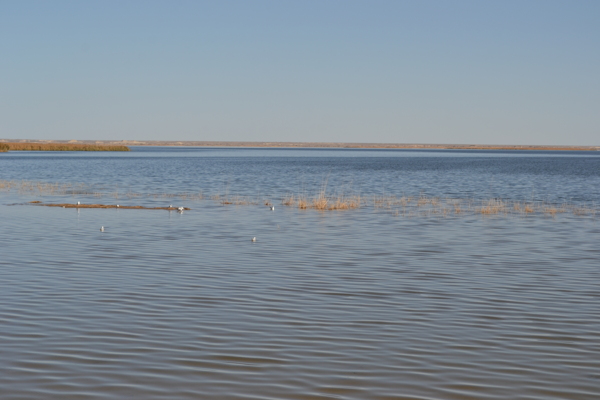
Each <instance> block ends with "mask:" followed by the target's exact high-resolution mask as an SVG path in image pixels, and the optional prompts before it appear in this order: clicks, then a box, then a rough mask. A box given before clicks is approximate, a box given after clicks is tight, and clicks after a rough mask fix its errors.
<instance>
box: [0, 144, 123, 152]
mask: <svg viewBox="0 0 600 400" xmlns="http://www.w3.org/2000/svg"><path fill="white" fill-rule="evenodd" d="M2 149H5V150H2ZM9 150H10V151H130V149H129V147H127V146H116V145H110V146H108V145H101V144H81V143H21V142H5V143H0V151H9Z"/></svg>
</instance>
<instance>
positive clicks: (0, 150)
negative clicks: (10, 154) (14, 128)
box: [0, 143, 9, 153]
mask: <svg viewBox="0 0 600 400" xmlns="http://www.w3.org/2000/svg"><path fill="white" fill-rule="evenodd" d="M8 150H9V147H8V145H7V144H6V143H0V153H5V152H7V151H8Z"/></svg>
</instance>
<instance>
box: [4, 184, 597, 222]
mask: <svg viewBox="0 0 600 400" xmlns="http://www.w3.org/2000/svg"><path fill="white" fill-rule="evenodd" d="M0 191H4V192H11V191H14V192H16V193H17V194H19V195H25V196H63V197H64V196H71V197H74V198H75V197H76V198H77V199H78V200H79V199H82V200H83V199H86V198H113V199H121V200H125V201H131V200H133V199H147V200H151V201H160V200H164V201H165V202H175V201H179V202H181V201H188V202H189V201H202V200H206V199H208V200H211V201H212V202H215V203H217V204H220V205H223V206H231V205H233V206H259V205H265V206H272V205H273V204H274V203H279V204H281V205H283V206H287V207H295V208H297V209H300V210H317V211H322V212H327V211H344V210H352V209H357V208H361V207H367V208H371V209H374V210H381V211H384V212H388V213H390V214H391V215H393V216H403V217H407V218H410V217H436V216H437V217H458V216H461V217H464V216H475V215H480V216H485V217H495V216H504V217H507V216H519V217H528V216H545V217H552V218H554V217H556V216H558V215H561V214H564V215H574V216H584V217H595V216H596V214H597V213H599V212H600V209H598V207H597V206H596V205H595V204H591V205H590V204H587V205H586V204H572V203H568V202H564V203H560V204H556V203H552V202H545V201H533V200H532V201H523V200H521V201H515V200H506V199H498V198H492V199H483V200H481V199H479V200H477V199H456V198H441V197H431V196H426V195H425V194H420V195H419V196H396V195H374V196H362V195H358V194H352V193H351V194H345V193H341V192H334V193H333V194H331V193H328V192H327V187H326V184H324V185H323V186H322V188H321V190H320V191H318V192H317V193H315V194H314V195H312V196H311V195H307V194H304V193H302V194H288V195H286V196H283V197H282V198H280V199H279V200H278V201H273V200H272V199H267V198H264V197H260V196H255V197H252V196H241V195H230V194H229V191H228V190H227V191H226V193H225V194H214V195H208V196H207V195H204V193H203V192H194V193H177V194H175V193H135V192H131V191H125V192H123V191H119V189H118V188H114V189H104V190H102V189H98V188H94V187H91V186H89V185H85V184H64V183H46V182H33V181H6V180H0ZM32 204H39V205H44V206H49V207H65V208H123V209H156V210H176V209H177V207H172V206H169V207H166V206H163V207H145V206H138V205H133V206H132V205H119V206H117V205H116V204H114V205H111V204H98V203H96V202H93V203H92V204H73V203H58V204H54V203H52V204H51V203H41V202H32ZM186 209H187V208H186Z"/></svg>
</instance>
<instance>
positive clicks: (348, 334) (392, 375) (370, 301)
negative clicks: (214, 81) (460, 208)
mask: <svg viewBox="0 0 600 400" xmlns="http://www.w3.org/2000/svg"><path fill="white" fill-rule="evenodd" d="M352 154H353V153H352ZM503 154H504V153H503ZM23 157H25V156H23ZM31 157H33V158H31V159H27V160H26V161H22V160H18V161H17V164H18V162H22V163H23V164H26V162H28V163H29V164H31V165H32V168H33V169H35V168H41V167H40V166H39V165H38V164H39V163H42V164H43V163H44V162H46V161H45V160H44V159H43V156H31ZM35 157H38V158H35ZM57 157H58V158H57V159H56V160H53V161H52V162H53V163H58V164H60V162H61V159H60V157H62V156H57ZM68 157H70V156H65V158H64V159H63V161H64V162H69V160H71V159H69V158H68ZM132 157H137V156H136V155H135V154H134V155H133V156H132ZM432 157H434V156H432ZM482 157H483V156H482ZM485 157H488V156H485ZM485 157H484V158H485ZM503 157H505V158H507V159H509V158H510V157H506V156H503ZM374 158H375V157H374ZM498 158H499V157H494V158H493V159H492V160H491V161H492V162H495V163H500V164H501V163H502V160H498ZM40 160H41V161H40ZM65 160H66V161H65ZM84 160H85V159H84ZM94 160H95V159H93V158H92V159H91V161H90V162H91V163H92V164H93V163H94ZM127 160H130V159H127ZM593 160H595V159H592V161H591V162H594V163H595V162H596V161H593ZM96 161H97V160H96ZM172 161H173V160H170V159H166V160H163V159H159V160H158V161H156V162H163V163H165V164H168V163H169V162H172ZM263 161H264V160H263ZM271 161H273V160H271ZM289 161H290V160H280V161H279V162H280V163H281V165H282V168H286V167H285V164H286V162H289ZM291 161H292V162H300V161H298V160H291ZM317 161H318V160H317ZM322 161H324V160H322ZM434 161H435V162H438V163H439V162H440V160H438V159H436V160H434ZM509 161H510V160H509ZM513 161H514V160H513ZM518 161H519V160H518ZM520 161H521V164H519V163H517V164H519V165H521V167H522V163H524V162H525V160H520ZM537 161H538V160H537V159H536V158H535V157H532V160H531V164H532V165H535V168H534V169H536V168H539V164H538V163H536V162H537ZM572 161H573V160H572ZM580 161H581V162H583V163H589V162H590V161H589V159H575V160H574V161H573V162H575V163H577V162H580ZM78 162H79V161H78ZM127 162H129V161H127ZM309 162H310V163H312V164H313V167H314V164H315V161H314V160H310V161H309ZM327 162H330V159H327ZM344 162H345V163H352V160H347V159H345V160H344ZM364 162H365V161H364V160H362V159H361V160H358V161H357V163H358V165H360V166H361V167H360V168H362V167H363V166H364ZM380 162H381V160H379V159H376V160H374V165H379V164H378V163H380ZM390 162H391V163H392V164H393V162H394V160H392V161H390ZM449 162H457V161H456V160H454V159H452V160H450V161H449ZM467 162H472V160H467ZM483 162H484V161H482V163H483ZM558 162H560V160H559V161H558ZM36 163H37V164H36ZM81 163H82V164H81V165H83V164H84V162H83V161H82V162H81ZM235 163H240V171H245V170H246V168H252V167H248V165H251V164H252V160H246V163H247V166H246V167H244V166H243V163H242V162H241V161H240V160H238V159H234V157H232V159H231V160H227V159H226V157H224V158H223V159H222V160H217V161H215V160H212V167H213V168H217V167H220V166H222V167H223V168H229V167H227V166H226V165H230V164H235ZM215 164H216V165H215ZM13 165H14V164H13ZM594 165H596V164H594ZM0 166H1V164H0ZM120 167H122V165H121V166H119V165H116V166H115V167H114V168H115V169H118V168H120ZM521 167H519V168H521ZM11 168H15V167H11ZM106 168H109V167H106ZM549 168H550V170H552V168H553V167H549ZM574 168H575V169H577V167H574ZM59 169H60V168H59ZM580 169H581V168H580ZM8 170H9V169H8V168H5V169H3V170H0V171H2V173H5V172H6V171H8ZM323 170H324V171H325V173H328V174H330V178H329V179H330V180H331V181H335V180H336V179H342V178H340V175H341V174H339V175H336V172H335V170H334V172H331V171H328V170H327V169H326V168H323ZM592 170H593V168H592ZM27 171H30V170H27ZM345 171H346V173H348V172H347V170H345ZM377 171H378V169H377V168H371V169H369V170H368V174H369V176H366V177H365V176H362V175H361V174H362V172H356V173H354V174H355V175H354V177H355V178H356V180H355V182H362V181H361V179H364V182H372V181H374V180H375V179H381V180H385V179H387V178H386V176H388V175H389V174H390V173H389V171H387V172H385V171H384V173H383V174H381V175H379V174H378V172H377ZM11 172H12V173H13V174H15V173H16V172H18V171H17V170H16V169H14V170H11ZM467 172H468V173H470V176H471V178H472V180H473V181H476V182H479V181H483V178H482V177H481V176H479V175H478V173H477V171H476V170H475V169H473V168H472V169H470V170H468V171H467ZM405 173H407V174H409V173H410V172H406V171H405ZM462 173H465V171H463V172H462ZM503 173H507V172H506V171H505V172H503ZM536 173H537V174H540V173H539V172H536ZM536 173H532V172H531V171H529V172H527V174H531V176H536ZM28 174H30V172H23V174H22V178H24V179H25V178H30V176H28ZM81 174H82V172H81V171H80V170H78V171H77V172H74V175H76V176H80V175H81ZM227 174H228V176H225V177H224V178H223V180H227V179H229V180H231V181H235V179H232V178H231V172H229V171H228V172H227ZM240 174H243V173H242V172H240ZM386 174H388V175H386ZM428 174H430V175H435V174H436V172H429V173H427V172H426V170H422V171H419V172H418V175H419V176H421V177H422V176H425V177H428V178H427V179H429V180H431V181H433V180H435V179H439V177H438V178H436V177H435V176H429V175H428ZM485 174H492V175H494V172H493V171H492V172H490V171H488V170H486V171H485ZM514 174H515V181H518V182H525V183H523V187H527V186H528V184H529V183H528V181H527V179H528V178H527V177H526V176H525V177H524V176H522V175H519V173H517V172H515V173H514ZM182 175H183V177H182V178H178V177H175V178H172V179H173V180H175V181H176V182H175V183H172V182H170V181H169V180H168V178H169V176H162V175H161V178H160V179H163V181H161V182H162V184H161V185H163V186H161V185H157V186H158V187H157V188H156V189H158V190H160V189H163V191H166V188H165V187H166V186H169V185H180V186H183V183H181V182H180V180H185V179H189V180H194V179H197V177H195V176H189V177H188V176H186V172H182ZM277 175H279V174H276V173H272V174H271V175H270V176H277ZM350 175H352V174H350ZM499 175H500V173H498V174H497V175H496V186H495V189H496V190H505V191H506V192H507V193H508V192H510V190H516V189H514V188H513V189H510V190H509V189H507V188H506V187H505V186H504V185H503V184H500V183H498V182H499V181H501V180H502V179H507V178H506V177H502V176H499ZM541 175H542V176H541V177H539V180H540V182H537V183H531V185H539V186H536V188H537V189H539V187H548V188H552V187H554V188H557V187H561V186H560V185H559V183H561V182H563V181H571V182H572V187H564V186H563V187H562V191H561V190H555V191H554V192H553V193H549V192H548V193H540V192H541V190H540V191H539V192H538V195H539V196H541V197H549V196H555V197H556V198H568V197H570V194H573V193H576V194H577V195H578V196H583V197H585V195H586V193H587V195H588V196H591V197H588V198H584V200H585V201H587V204H591V203H592V202H593V200H594V196H595V194H594V193H596V192H595V191H596V190H597V188H594V187H590V190H589V191H586V190H585V184H583V183H582V182H583V180H584V178H585V179H587V180H588V181H590V179H591V181H592V182H595V181H594V179H598V178H597V177H595V176H594V175H593V174H592V175H591V178H590V175H586V176H584V177H577V175H572V176H570V177H568V176H567V177H564V176H563V175H560V174H558V176H554V177H552V174H551V173H547V174H541ZM6 178H7V176H6V174H3V175H0V179H6ZM51 178H55V180H56V179H57V178H58V177H52V176H49V177H48V179H50V180H52V179H51ZM234 178H235V177H234ZM98 179H99V178H95V177H93V176H92V175H90V181H91V183H94V184H98ZM131 179H132V185H136V184H137V185H139V184H140V183H139V182H137V183H136V182H135V181H136V179H134V177H132V178H131ZM152 179H156V178H152V177H150V178H149V177H148V176H147V175H146V176H145V177H142V178H140V180H142V181H144V182H151V181H152ZM279 179H284V178H279ZM405 179H408V178H406V177H405ZM461 179H463V178H461V177H460V174H459V175H457V178H456V185H457V186H459V187H460V186H461V185H468V184H467V183H465V181H466V180H468V177H464V179H465V181H463V180H461ZM274 180H276V179H274ZM72 181H81V179H80V180H76V179H73V180H72ZM307 181H310V179H307ZM315 181H316V179H315ZM246 184H247V185H248V188H247V189H245V190H247V191H248V192H249V191H250V190H253V189H254V188H253V187H252V186H253V185H258V186H260V188H261V190H262V191H263V192H267V191H269V190H271V192H270V194H271V195H272V196H273V197H274V196H276V195H277V191H276V189H273V188H272V187H271V189H269V187H270V186H268V185H266V184H264V183H262V181H260V182H259V183H257V182H256V181H254V182H246ZM413 184H414V185H415V186H417V183H416V182H413ZM144 185H148V186H149V187H150V186H151V185H150V183H144ZM261 185H262V186H261ZM209 186H210V185H209ZM213 186H217V184H216V183H213ZM231 186H232V187H233V186H234V185H233V184H232V185H231ZM364 187H368V184H367V183H365V185H364V186H363V187H362V188H360V189H361V190H364ZM465 187H466V186H465ZM386 188H387V189H388V192H394V191H397V192H400V190H398V188H396V187H395V186H394V182H393V181H392V180H389V181H388V185H387V186H386ZM436 188H439V186H437V187H436ZM404 190H406V189H404ZM430 190H432V189H430ZM473 190H474V191H477V188H476V186H474V188H473ZM481 190H482V191H483V190H490V188H489V186H488V187H486V188H484V189H481ZM138 191H141V190H138ZM240 191H242V192H243V190H240ZM528 191H529V190H528ZM510 193H512V192H510ZM33 197H34V196H31V195H30V194H28V195H23V194H18V193H12V192H4V193H0V200H3V202H2V205H0V221H1V223H0V251H1V253H0V398H1V399H32V398H44V399H133V398H135V399H198V398H211V399H507V398H515V399H595V398H599V397H600V383H599V382H600V302H599V301H600V290H599V289H598V288H599V285H598V283H599V282H600V248H599V247H598V243H600V240H599V239H600V223H599V222H598V220H597V219H596V218H593V217H589V216H588V217H579V216H576V215H572V214H568V215H566V214H565V215H558V216H556V217H554V218H550V217H547V216H540V215H537V216H525V217H517V216H509V217H502V216H497V217H483V216H477V215H468V216H448V217H445V218H443V217H440V216H436V215H432V216H422V217H414V218H407V217H402V216H393V215H391V214H390V213H389V212H387V211H386V210H381V209H376V208H361V209H358V210H350V211H346V212H328V213H322V212H317V211H314V210H298V209H296V208H291V207H283V206H280V205H279V204H276V209H275V211H270V210H269V209H268V208H267V207H264V206H258V205H250V206H240V207H234V206H228V207H224V206H221V205H219V204H218V202H212V201H206V200H203V201H195V202H193V201H188V202H187V203H186V204H183V203H184V202H183V201H179V200H177V202H178V203H182V205H186V206H190V207H191V208H192V210H190V211H185V212H184V213H176V212H168V211H162V210H156V211H154V210H153V211H150V210H117V209H81V210H79V211H77V210H75V209H62V208H46V207H35V206H26V205H24V206H8V205H6V204H9V203H14V202H17V201H18V202H25V201H28V200H30V199H31V198H33ZM67 197H69V198H70V200H71V201H73V200H76V199H79V198H81V199H82V200H84V201H85V197H82V196H79V197H77V195H75V197H74V196H72V195H69V196H55V197H52V196H46V197H43V196H41V197H40V196H38V197H36V198H38V199H43V200H44V201H53V200H56V201H59V200H60V201H62V200H64V198H67ZM573 197H574V196H573ZM513 198H514V199H518V196H516V195H515V196H514V197H513ZM90 200H91V199H90ZM119 201H121V202H127V201H129V202H136V203H140V202H141V203H144V204H147V205H155V204H156V203H158V202H160V201H164V200H160V199H155V198H151V197H149V198H147V199H140V198H137V199H131V200H127V199H120V200H119ZM175 201H176V200H173V202H175ZM132 204H133V203H132ZM100 226H104V227H105V231H104V232H100V229H99V228H100ZM252 237H256V238H257V241H256V242H252V241H251V240H250V239H251V238H252Z"/></svg>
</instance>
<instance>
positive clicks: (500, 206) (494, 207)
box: [477, 199, 508, 215]
mask: <svg viewBox="0 0 600 400" xmlns="http://www.w3.org/2000/svg"><path fill="white" fill-rule="evenodd" d="M507 210H508V207H507V206H506V204H505V203H504V202H503V201H502V200H497V199H492V200H488V201H485V202H483V205H482V206H481V207H480V208H478V209H477V212H478V213H479V214H485V215H492V214H499V213H506V212H507Z"/></svg>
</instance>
